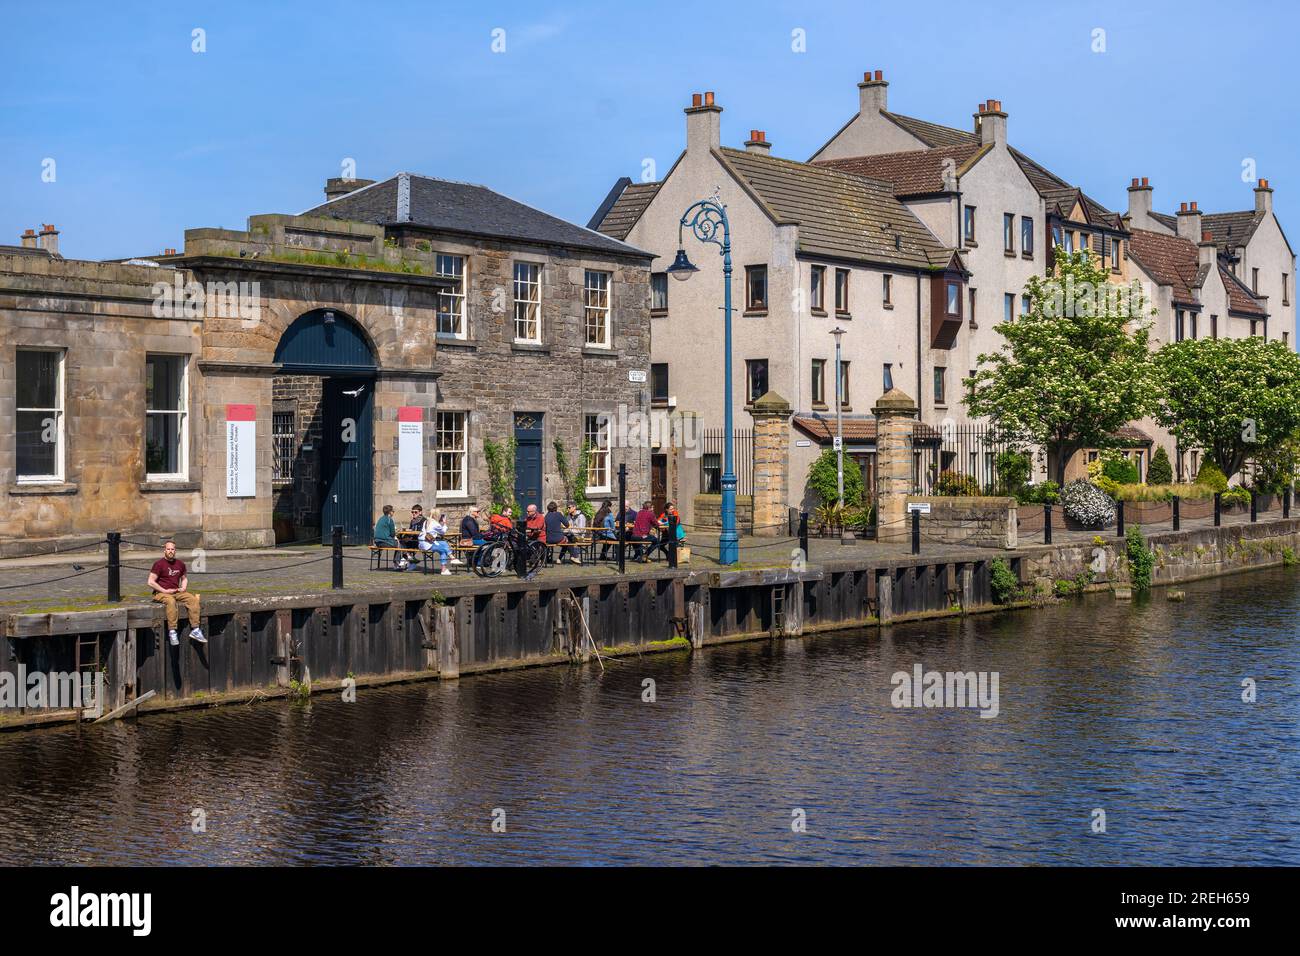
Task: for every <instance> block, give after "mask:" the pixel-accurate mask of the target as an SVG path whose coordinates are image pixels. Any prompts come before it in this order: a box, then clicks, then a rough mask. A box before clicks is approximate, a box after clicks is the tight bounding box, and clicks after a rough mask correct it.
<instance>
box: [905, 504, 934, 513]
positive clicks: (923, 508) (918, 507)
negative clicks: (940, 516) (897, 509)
mask: <svg viewBox="0 0 1300 956" xmlns="http://www.w3.org/2000/svg"><path fill="white" fill-rule="evenodd" d="M907 510H908V512H909V513H911V512H913V511H919V512H920V513H921V514H923V515H928V514H929V513H930V502H928V501H909V502H908V503H907Z"/></svg>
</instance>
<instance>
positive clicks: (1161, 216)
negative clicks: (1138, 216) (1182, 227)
mask: <svg viewBox="0 0 1300 956" xmlns="http://www.w3.org/2000/svg"><path fill="white" fill-rule="evenodd" d="M1265 215H1266V214H1265V213H1262V212H1256V211H1255V210H1253V209H1246V210H1243V211H1241V212H1207V213H1202V214H1201V229H1202V230H1203V231H1205V232H1208V233H1209V234H1210V238H1211V239H1213V240H1214V244H1215V245H1216V246H1218V247H1219V250H1220V251H1221V252H1226V251H1228V250H1229V249H1236V248H1238V247H1239V246H1244V245H1246V243H1248V242H1250V237H1251V236H1253V235H1254V234H1255V230H1256V229H1257V228H1259V224H1260V223H1261V222H1263V221H1264V216H1265ZM1151 218H1152V219H1155V220H1156V221H1158V222H1160V223H1163V224H1164V225H1166V226H1168V227H1169V228H1170V229H1173V230H1175V231H1176V230H1177V229H1178V217H1177V216H1170V215H1168V214H1167V213H1163V212H1153V213H1151Z"/></svg>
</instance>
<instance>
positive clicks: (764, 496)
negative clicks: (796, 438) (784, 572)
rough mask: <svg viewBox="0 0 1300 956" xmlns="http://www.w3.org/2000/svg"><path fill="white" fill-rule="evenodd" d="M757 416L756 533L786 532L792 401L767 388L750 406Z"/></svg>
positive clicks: (765, 535)
mask: <svg viewBox="0 0 1300 956" xmlns="http://www.w3.org/2000/svg"><path fill="white" fill-rule="evenodd" d="M750 414H751V415H753V417H754V534H756V535H758V536H759V537H772V538H774V537H777V536H779V535H784V534H785V533H786V531H787V525H788V524H789V509H788V506H787V504H786V502H787V501H788V500H789V492H790V403H789V402H787V401H786V400H785V399H784V398H782V397H781V396H780V395H778V394H777V393H776V392H768V393H767V394H766V395H763V396H761V397H760V398H759V399H758V401H756V402H755V403H754V405H753V407H752V409H751V410H750Z"/></svg>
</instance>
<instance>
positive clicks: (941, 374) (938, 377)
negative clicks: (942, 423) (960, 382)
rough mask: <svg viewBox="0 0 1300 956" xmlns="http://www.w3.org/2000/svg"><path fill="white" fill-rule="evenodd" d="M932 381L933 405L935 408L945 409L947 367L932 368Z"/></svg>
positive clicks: (946, 400) (946, 401)
mask: <svg viewBox="0 0 1300 956" xmlns="http://www.w3.org/2000/svg"><path fill="white" fill-rule="evenodd" d="M933 379H934V405H935V407H936V408H946V407H947V406H948V367H947V366H946V365H936V366H934V371H933Z"/></svg>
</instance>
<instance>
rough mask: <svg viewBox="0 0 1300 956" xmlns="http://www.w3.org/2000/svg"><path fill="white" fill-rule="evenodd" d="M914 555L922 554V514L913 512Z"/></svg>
mask: <svg viewBox="0 0 1300 956" xmlns="http://www.w3.org/2000/svg"><path fill="white" fill-rule="evenodd" d="M912 553H913V554H920V553H921V512H919V511H913V512H912Z"/></svg>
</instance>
